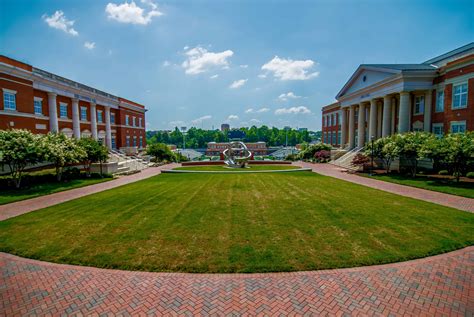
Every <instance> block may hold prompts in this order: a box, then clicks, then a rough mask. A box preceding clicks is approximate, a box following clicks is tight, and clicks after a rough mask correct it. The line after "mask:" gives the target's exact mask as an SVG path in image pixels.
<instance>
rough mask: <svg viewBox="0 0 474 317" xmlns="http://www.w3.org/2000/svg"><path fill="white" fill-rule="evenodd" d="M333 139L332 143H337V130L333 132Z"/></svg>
mask: <svg viewBox="0 0 474 317" xmlns="http://www.w3.org/2000/svg"><path fill="white" fill-rule="evenodd" d="M331 139H332V140H331V144H336V143H337V141H336V132H335V131H333V132H332V136H331Z"/></svg>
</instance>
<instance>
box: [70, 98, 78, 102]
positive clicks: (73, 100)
mask: <svg viewBox="0 0 474 317" xmlns="http://www.w3.org/2000/svg"><path fill="white" fill-rule="evenodd" d="M71 101H72V102H79V98H74V97H73V98H71Z"/></svg>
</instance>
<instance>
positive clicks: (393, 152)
mask: <svg viewBox="0 0 474 317" xmlns="http://www.w3.org/2000/svg"><path fill="white" fill-rule="evenodd" d="M372 153H373V155H374V157H376V158H379V159H380V160H382V162H383V164H384V167H385V170H386V171H387V173H390V165H392V162H393V160H394V159H395V158H397V157H398V156H399V155H400V148H399V144H398V143H397V136H396V135H394V136H388V137H385V138H380V139H377V140H375V141H374V142H373V148H372V142H369V143H367V145H366V146H365V155H368V156H372Z"/></svg>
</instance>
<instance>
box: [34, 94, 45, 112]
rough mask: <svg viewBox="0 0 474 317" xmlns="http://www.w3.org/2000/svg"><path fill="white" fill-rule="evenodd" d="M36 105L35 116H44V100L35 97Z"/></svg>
mask: <svg viewBox="0 0 474 317" xmlns="http://www.w3.org/2000/svg"><path fill="white" fill-rule="evenodd" d="M34 105H35V114H43V99H42V98H38V97H35V100H34Z"/></svg>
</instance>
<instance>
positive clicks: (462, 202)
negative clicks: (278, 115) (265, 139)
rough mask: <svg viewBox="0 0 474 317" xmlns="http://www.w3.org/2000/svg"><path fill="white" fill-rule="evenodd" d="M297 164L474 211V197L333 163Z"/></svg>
mask: <svg viewBox="0 0 474 317" xmlns="http://www.w3.org/2000/svg"><path fill="white" fill-rule="evenodd" d="M295 164H296V165H299V166H303V167H309V168H312V170H313V172H316V173H318V174H321V175H326V176H331V177H335V178H339V179H342V180H345V181H349V182H352V183H357V184H360V185H364V186H368V187H372V188H376V189H380V190H383V191H386V192H390V193H394V194H398V195H402V196H407V197H411V198H416V199H420V200H425V201H429V202H433V203H435V204H439V205H443V206H448V207H453V208H456V209H460V210H464V211H469V212H474V199H472V198H467V197H461V196H455V195H449V194H444V193H440V192H435V191H431V190H426V189H421V188H415V187H410V186H404V185H399V184H394V183H389V182H384V181H380V180H377V179H372V178H367V177H363V176H358V175H356V174H352V173H347V170H345V169H343V168H340V167H337V166H334V165H331V164H312V163H305V162H297V163H295Z"/></svg>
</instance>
